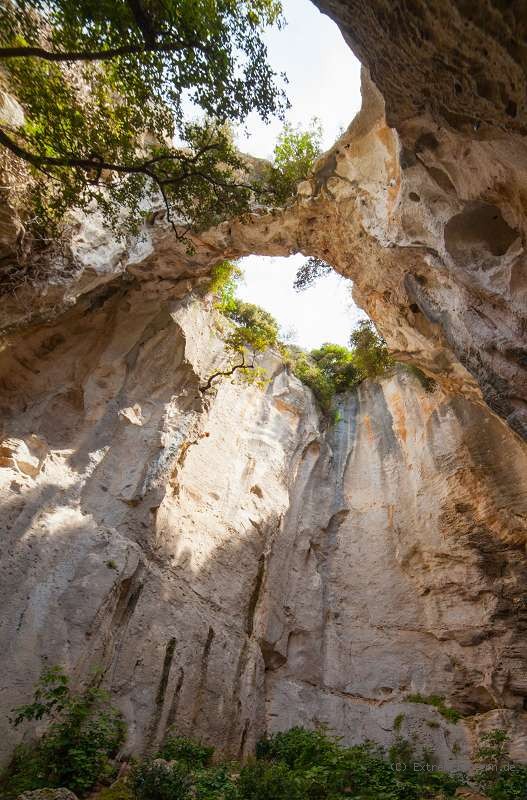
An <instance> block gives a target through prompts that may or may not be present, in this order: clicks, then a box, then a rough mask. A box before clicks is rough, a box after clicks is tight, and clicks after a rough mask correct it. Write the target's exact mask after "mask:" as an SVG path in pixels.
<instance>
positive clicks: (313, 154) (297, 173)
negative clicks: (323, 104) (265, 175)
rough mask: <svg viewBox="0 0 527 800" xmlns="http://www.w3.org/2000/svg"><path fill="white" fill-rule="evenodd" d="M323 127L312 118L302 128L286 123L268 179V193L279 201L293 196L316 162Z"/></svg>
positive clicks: (277, 144)
mask: <svg viewBox="0 0 527 800" xmlns="http://www.w3.org/2000/svg"><path fill="white" fill-rule="evenodd" d="M321 139H322V128H321V125H320V121H319V120H317V119H313V120H312V122H311V125H310V126H309V127H308V128H306V129H302V128H300V127H297V128H295V127H294V126H293V125H291V124H289V123H286V124H285V125H284V128H283V130H282V132H281V134H280V135H279V137H278V141H277V143H276V145H275V148H274V159H273V165H272V168H271V173H270V177H269V183H270V187H271V190H272V192H273V194H274V196H275V198H276V200H278V201H279V202H285V201H286V200H288V199H289V198H290V197H291V196H292V195H294V193H295V190H296V186H297V184H298V183H299V182H300V181H302V180H304V179H305V178H307V176H308V175H309V172H310V171H311V169H312V167H313V164H314V163H315V160H316V159H317V158H318V156H319V155H320V153H321Z"/></svg>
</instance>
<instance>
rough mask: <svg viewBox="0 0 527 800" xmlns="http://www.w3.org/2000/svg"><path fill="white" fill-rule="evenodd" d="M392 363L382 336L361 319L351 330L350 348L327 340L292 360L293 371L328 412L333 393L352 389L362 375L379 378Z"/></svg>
mask: <svg viewBox="0 0 527 800" xmlns="http://www.w3.org/2000/svg"><path fill="white" fill-rule="evenodd" d="M393 363H394V362H393V361H392V359H391V358H390V355H389V353H388V348H387V347H386V342H385V341H384V339H383V338H382V337H381V336H379V334H378V333H377V331H376V330H375V328H374V326H373V324H372V323H371V322H370V321H369V320H364V321H362V322H360V323H359V325H358V326H357V328H356V329H355V330H354V331H353V332H352V334H351V336H350V348H347V347H344V346H342V345H338V344H329V343H328V344H324V345H322V347H319V348H318V349H316V350H311V352H309V353H301V354H300V355H298V356H297V357H296V358H295V359H294V361H293V372H294V373H295V375H296V376H297V378H299V379H300V380H301V381H302V382H303V383H305V384H306V385H307V386H309V387H310V388H311V389H312V391H313V393H314V395H315V397H316V398H317V400H318V401H319V403H320V405H321V406H322V408H323V409H324V410H326V411H327V410H329V408H330V406H331V401H332V399H333V397H334V395H335V394H339V393H341V392H345V391H348V390H349V389H353V388H354V387H355V386H357V385H358V384H359V383H361V381H363V380H365V378H379V377H380V376H381V375H383V374H385V373H386V371H387V370H388V369H389V368H390V367H392V366H393Z"/></svg>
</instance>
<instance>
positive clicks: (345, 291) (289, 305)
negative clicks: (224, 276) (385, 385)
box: [237, 255, 366, 350]
mask: <svg viewBox="0 0 527 800" xmlns="http://www.w3.org/2000/svg"><path fill="white" fill-rule="evenodd" d="M305 260H306V259H305V256H302V255H295V256H290V257H289V258H270V257H264V256H249V257H248V258H243V259H241V260H240V262H239V264H240V267H241V268H242V269H243V271H244V274H245V280H244V282H243V283H242V284H240V286H239V288H238V291H237V295H238V296H239V297H241V299H242V300H246V301H248V302H250V303H257V304H258V305H260V306H262V307H263V308H265V309H266V310H267V311H269V312H270V313H271V314H272V315H273V317H275V319H276V320H277V321H278V323H279V325H280V327H281V329H282V331H283V332H284V333H287V332H288V331H289V330H290V329H291V328H293V329H294V330H295V335H294V336H293V339H292V341H293V342H294V343H295V344H298V345H300V346H301V347H305V348H306V349H309V350H311V349H313V348H315V347H319V346H320V345H321V344H323V343H324V342H333V343H334V344H344V345H347V344H348V339H349V335H350V333H351V331H352V329H353V328H354V327H355V326H356V325H357V322H358V321H359V320H360V319H366V314H364V313H363V312H362V311H361V310H360V309H359V308H357V306H356V305H355V304H354V303H353V300H352V298H351V294H350V286H351V281H348V280H346V278H343V277H342V276H341V275H338V274H337V273H336V272H333V273H331V274H329V275H324V276H323V277H322V278H320V279H319V280H318V281H317V282H316V283H315V284H314V286H312V287H311V288H310V289H305V290H304V291H303V292H296V291H295V290H294V289H293V281H294V279H295V275H296V271H297V269H298V267H299V266H300V265H301V264H303V262H304V261H305Z"/></svg>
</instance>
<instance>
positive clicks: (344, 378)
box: [310, 344, 362, 394]
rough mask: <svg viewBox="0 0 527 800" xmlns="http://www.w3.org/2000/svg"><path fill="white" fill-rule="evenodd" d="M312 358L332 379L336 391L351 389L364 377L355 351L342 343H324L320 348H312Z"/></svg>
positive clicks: (330, 379)
mask: <svg viewBox="0 0 527 800" xmlns="http://www.w3.org/2000/svg"><path fill="white" fill-rule="evenodd" d="M310 356H311V359H312V360H313V361H314V362H315V364H316V365H317V367H318V368H319V369H320V370H321V371H322V372H323V373H324V375H325V376H326V378H327V379H328V380H329V381H331V383H332V385H333V387H334V392H336V393H337V394H338V393H339V392H344V391H346V389H351V388H352V387H353V386H355V384H357V383H359V381H360V380H361V379H362V375H361V372H360V370H359V369H358V368H357V366H356V364H355V358H354V353H352V352H351V351H350V350H348V348H347V347H343V346H342V345H340V344H323V345H322V347H320V348H319V349H318V350H312V351H311V353H310Z"/></svg>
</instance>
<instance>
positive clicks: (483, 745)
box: [473, 728, 527, 800]
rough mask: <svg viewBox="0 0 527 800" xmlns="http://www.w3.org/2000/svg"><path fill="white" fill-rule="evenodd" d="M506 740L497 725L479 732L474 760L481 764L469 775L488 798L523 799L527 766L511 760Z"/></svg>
mask: <svg viewBox="0 0 527 800" xmlns="http://www.w3.org/2000/svg"><path fill="white" fill-rule="evenodd" d="M509 743H510V737H509V735H508V734H507V733H506V732H505V731H504V730H503V729H501V728H497V729H496V730H493V731H487V732H486V733H482V734H481V736H480V740H479V746H478V748H477V750H476V756H475V760H476V761H477V762H478V763H479V764H481V765H482V768H481V769H480V770H478V772H476V774H475V775H474V776H473V779H474V781H475V783H476V784H477V785H478V786H479V787H480V788H481V789H482V790H483V791H484V792H485V793H486V794H487V795H488V796H489V797H490V798H491V800H524V798H525V797H526V796H527V766H526V765H524V764H514V763H513V762H512V761H511V759H510V756H509Z"/></svg>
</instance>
